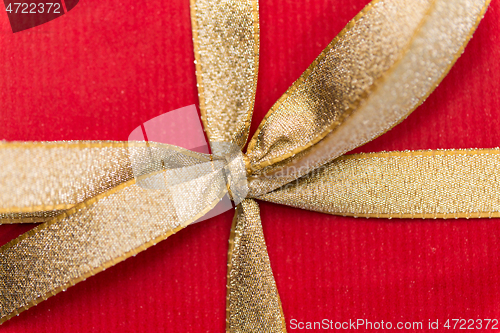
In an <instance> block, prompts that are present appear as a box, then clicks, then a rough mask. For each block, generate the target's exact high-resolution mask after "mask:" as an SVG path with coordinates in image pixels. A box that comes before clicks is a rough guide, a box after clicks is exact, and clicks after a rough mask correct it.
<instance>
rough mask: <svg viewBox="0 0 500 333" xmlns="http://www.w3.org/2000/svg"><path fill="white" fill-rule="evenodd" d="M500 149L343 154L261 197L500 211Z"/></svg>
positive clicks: (405, 210)
mask: <svg viewBox="0 0 500 333" xmlns="http://www.w3.org/2000/svg"><path fill="white" fill-rule="evenodd" d="M499 170H500V150H499V149H498V148H497V149H470V150H440V151H406V152H398V151H395V152H386V153H385V152H384V153H372V154H359V155H348V156H342V157H340V158H338V159H336V160H335V161H333V162H331V163H329V164H327V165H325V166H324V167H322V168H319V169H317V170H315V171H314V172H312V173H310V174H308V175H306V176H304V177H302V178H300V179H297V180H296V181H294V182H291V183H289V184H287V185H285V186H284V187H282V188H280V189H277V190H275V191H273V192H270V193H267V194H264V195H263V196H261V197H259V198H258V199H261V200H265V201H270V202H275V203H279V204H283V205H288V206H293V207H298V208H302V209H308V210H314V211H319V212H323V213H328V214H336V215H344V216H358V217H384V218H392V217H399V218H479V217H500V195H499V193H500V171H499Z"/></svg>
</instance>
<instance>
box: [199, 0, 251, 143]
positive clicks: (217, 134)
mask: <svg viewBox="0 0 500 333" xmlns="http://www.w3.org/2000/svg"><path fill="white" fill-rule="evenodd" d="M191 22H192V26H193V42H194V55H195V59H196V60H195V61H196V77H197V81H198V92H199V94H198V95H199V99H200V110H201V116H202V120H203V125H204V127H205V131H206V132H207V136H208V138H209V139H210V141H229V142H233V143H235V144H236V145H238V146H239V147H240V148H243V146H245V144H246V141H247V138H248V131H249V129H250V122H251V120H252V113H253V105H254V101H255V91H256V89H257V72H258V69H259V7H258V1H257V0H224V1H223V0H217V1H213V0H191Z"/></svg>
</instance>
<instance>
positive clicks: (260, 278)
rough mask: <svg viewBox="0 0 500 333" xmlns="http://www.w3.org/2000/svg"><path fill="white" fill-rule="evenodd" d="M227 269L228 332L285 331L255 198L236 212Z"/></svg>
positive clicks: (239, 207)
mask: <svg viewBox="0 0 500 333" xmlns="http://www.w3.org/2000/svg"><path fill="white" fill-rule="evenodd" d="M227 270H228V273H227V318H226V320H227V331H228V332H262V333H268V332H286V324H285V317H284V316H283V311H282V310H281V302H280V298H279V295H278V290H277V289H276V283H275V282H274V277H273V271H272V270H271V263H270V261H269V256H268V254H267V248H266V242H265V240H264V233H263V232H262V225H261V221H260V211H259V205H258V204H257V202H255V201H254V200H252V199H246V200H244V201H243V202H242V203H241V204H240V205H239V206H238V208H237V210H236V214H235V216H234V221H233V226H232V228H231V240H230V241H229V259H228V269H227Z"/></svg>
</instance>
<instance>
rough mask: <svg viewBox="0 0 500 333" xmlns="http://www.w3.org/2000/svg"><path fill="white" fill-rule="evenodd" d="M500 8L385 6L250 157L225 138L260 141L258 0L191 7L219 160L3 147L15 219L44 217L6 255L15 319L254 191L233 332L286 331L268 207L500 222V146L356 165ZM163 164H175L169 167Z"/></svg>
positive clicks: (336, 50)
mask: <svg viewBox="0 0 500 333" xmlns="http://www.w3.org/2000/svg"><path fill="white" fill-rule="evenodd" d="M488 4H489V0H379V1H377V0H375V1H373V2H371V3H370V4H369V5H368V6H367V7H366V8H365V9H363V11H362V12H361V13H360V14H358V15H357V16H356V17H355V18H354V19H353V20H352V21H351V22H350V23H349V24H348V25H347V26H346V28H345V29H344V30H343V31H342V32H341V33H340V34H339V35H338V36H337V37H336V38H335V39H334V40H333V41H332V42H331V43H330V44H329V45H328V47H327V48H326V49H325V50H324V51H323V52H322V53H321V54H320V55H319V57H318V58H317V59H316V60H315V61H314V62H313V63H312V64H311V66H310V67H309V68H308V69H307V70H306V71H305V72H304V74H303V75H302V76H301V77H300V78H299V79H298V80H297V81H296V82H295V83H294V84H293V85H292V86H291V87H290V88H289V89H288V91H287V92H286V93H285V94H284V95H283V97H281V98H280V99H279V100H278V101H277V103H276V104H275V105H274V106H273V107H272V109H271V110H270V111H269V113H268V114H267V115H266V117H265V118H264V120H263V121H262V123H261V124H260V126H259V128H258V130H257V132H256V133H255V135H254V136H253V138H252V139H251V140H250V142H249V144H248V149H247V152H246V155H245V156H238V154H236V155H235V154H232V153H231V154H232V155H231V154H229V150H230V149H229V148H227V147H226V146H224V144H221V142H222V143H224V142H225V143H228V144H229V145H233V146H236V147H239V149H243V148H244V146H245V144H246V142H247V138H248V134H249V128H250V121H251V115H252V110H253V105H254V99H255V91H256V87H257V72H258V62H259V22H258V3H257V1H256V0H241V1H238V0H191V17H192V26H193V37H194V50H195V59H196V72H197V73H196V74H197V80H198V89H199V97H200V108H201V113H202V120H203V124H204V127H205V130H206V132H207V135H208V137H209V139H210V143H211V146H212V151H213V152H214V156H208V155H204V154H198V153H194V152H188V151H186V150H183V149H181V148H176V147H172V146H168V145H162V144H152V146H147V147H146V146H145V145H144V144H141V143H135V144H131V143H121V142H41V143H19V142H18V143H16V142H4V143H1V144H0V161H1V165H0V221H1V222H3V223H21V222H45V223H43V224H41V225H39V226H38V227H37V228H35V229H33V230H31V231H29V232H28V233H26V234H24V235H22V236H20V237H18V238H17V239H15V240H13V241H11V242H10V243H8V244H6V245H4V246H3V247H1V248H0V322H4V321H6V320H8V319H9V318H11V317H12V316H14V315H16V314H19V313H20V312H22V311H23V310H26V309H28V308H29V307H31V306H33V305H35V304H37V303H38V302H40V301H43V300H44V299H46V298H47V297H50V296H52V295H54V294H56V293H58V292H59V291H61V290H65V289H66V288H68V287H70V286H71V285H73V284H75V283H77V282H79V281H82V280H84V279H85V278H87V277H88V276H91V275H93V274H96V273H97V272H99V271H102V270H103V269H105V268H107V267H110V266H113V265H114V264H116V263H118V262H120V261H122V260H124V259H126V258H128V257H130V256H132V255H135V254H136V253H138V252H140V251H143V250H145V249H146V248H148V247H149V246H152V245H154V244H156V243H157V242H159V241H161V240H163V239H165V238H167V237H168V236H169V235H171V234H173V233H175V232H176V231H178V230H180V229H181V228H184V227H185V226H187V225H188V224H190V223H192V222H194V221H196V220H197V219H198V218H200V217H201V216H203V215H204V214H205V213H206V212H208V211H209V210H210V209H211V208H212V207H214V206H215V205H216V204H217V202H218V201H219V200H220V199H221V198H222V197H223V196H224V195H226V193H227V192H229V193H230V194H231V195H232V197H233V198H235V197H236V196H237V195H241V193H243V192H241V191H239V192H238V189H241V188H245V189H247V191H245V192H244V193H246V192H248V194H246V199H244V200H243V201H242V202H241V203H240V204H239V205H238V207H237V210H236V215H235V218H234V221H233V227H232V231H231V237H230V241H229V244H230V245H229V263H228V278H227V286H228V289H227V290H228V291H227V331H228V332H284V331H286V324H285V320H284V316H283V312H282V309H281V303H280V299H279V295H278V291H277V287H276V283H275V281H274V277H273V274H272V270H271V265H270V262H269V257H268V255H267V249H266V245H265V240H264V235H263V233H262V227H261V221H260V215H259V208H258V204H257V202H256V201H255V200H254V199H260V200H266V201H270V202H275V203H280V204H286V205H290V206H294V207H299V208H303V209H309V210H314V211H320V212H324V213H329V214H340V215H347V216H364V217H385V218H405V217H411V218H417V217H418V218H459V217H466V218H479V217H499V216H500V184H499V179H500V172H499V171H498V170H500V168H499V166H500V149H498V148H496V149H483V150H481V149H470V150H452V151H406V152H382V153H373V154H359V155H348V156H342V155H343V154H345V153H346V152H348V151H350V150H352V149H353V148H355V147H358V146H360V145H362V144H364V143H366V142H368V141H370V140H373V139H374V138H375V137H377V136H379V135H381V134H383V133H385V132H386V131H388V130H389V129H390V128H392V127H393V126H395V125H396V124H397V123H399V122H400V121H402V120H403V119H404V118H405V117H406V116H407V115H408V114H409V113H411V112H412V111H413V110H415V108H416V107H417V106H418V105H420V104H421V103H422V102H423V101H424V100H425V98H426V97H427V96H428V95H429V94H430V93H431V92H432V91H433V89H434V88H435V87H436V86H437V85H438V84H439V83H440V82H441V80H442V79H443V78H444V76H445V75H446V74H447V72H448V71H449V69H450V68H451V66H452V65H453V64H454V63H455V61H456V60H457V58H458V57H459V56H460V54H461V53H462V52H463V50H464V48H465V46H466V44H467V42H468V41H469V39H470V38H471V36H472V34H473V32H474V30H475V29H476V27H477V25H478V24H479V22H480V20H481V18H482V17H483V15H484V13H485V11H486V9H487V7H488ZM239 149H238V152H239ZM151 152H153V155H154V156H155V158H153V159H152V162H151V163H149V164H148V163H146V164H145V165H142V166H141V168H140V169H141V170H142V171H141V173H140V176H138V175H137V173H136V172H135V171H136V168H137V165H135V164H134V163H135V162H134V161H142V160H148V158H151V156H152V155H151V154H152V153H151ZM228 156H232V157H231V158H228ZM235 156H236V157H235ZM164 158H169V159H170V160H171V161H172V158H173V159H174V160H175V161H174V162H175V163H173V165H174V167H172V166H167V167H166V166H165V165H164V164H160V163H159V161H163V159H164ZM222 161H224V163H222ZM217 163H219V164H218V165H219V167H217V168H214V165H216V164H217ZM207 166H210V167H208V168H207ZM175 168H187V169H186V170H191V171H190V172H189V175H188V177H187V178H186V179H185V181H182V182H178V183H177V184H175V186H173V187H168V188H162V187H161V186H160V187H154V186H156V185H155V184H156V183H155V182H154V181H155V179H157V178H155V177H158V176H162V177H163V176H165V177H166V178H165V179H167V178H168V177H172V175H174V176H175V175H178V173H177V174H176V173H175V172H176V171H175ZM210 168H212V169H210ZM205 169H206V170H205ZM215 169H217V170H215ZM245 169H246V173H247V174H246V175H244V173H245V172H244V171H245ZM199 170H205V171H206V172H205V171H204V172H205V173H203V176H199V175H198V174H197V173H198V172H199ZM214 170H215V171H214ZM221 170H224V172H220V171H221ZM242 170H243V171H242ZM242 172H243V181H241V175H242ZM245 178H246V179H247V181H245ZM169 179H174V178H169ZM226 182H228V185H227V186H226ZM141 184H142V185H141ZM144 185H146V186H144ZM150 185H151V186H153V187H152V188H148V186H150ZM233 186H234V187H233ZM246 186H248V188H247V187H246ZM187 196H189V198H190V200H185V198H186V197H187ZM180 199H182V200H180ZM242 199H243V198H242Z"/></svg>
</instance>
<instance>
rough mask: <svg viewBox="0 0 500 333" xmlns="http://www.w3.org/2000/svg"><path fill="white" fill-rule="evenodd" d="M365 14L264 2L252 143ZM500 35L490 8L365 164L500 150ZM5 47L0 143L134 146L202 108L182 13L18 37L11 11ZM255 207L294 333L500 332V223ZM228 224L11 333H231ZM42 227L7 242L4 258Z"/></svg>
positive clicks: (110, 17)
mask: <svg viewBox="0 0 500 333" xmlns="http://www.w3.org/2000/svg"><path fill="white" fill-rule="evenodd" d="M368 2H369V1H368V0H301V1H296V0H293V1H292V0H286V1H261V2H260V27H261V53H260V54H261V56H260V70H259V83H258V90H257V97H256V103H255V112H254V118H253V122H252V133H253V132H254V131H255V129H256V128H257V126H258V124H259V122H260V121H261V120H262V118H263V117H264V115H265V113H266V112H267V110H269V108H270V107H271V106H272V105H273V103H274V102H275V101H276V100H277V99H278V98H279V97H280V96H281V95H282V94H283V93H284V92H285V91H286V89H287V88H288V86H290V85H291V84H292V83H293V82H294V80H296V79H297V78H298V77H299V76H300V74H301V73H302V72H303V71H304V70H305V69H306V68H307V67H308V65H309V64H310V63H311V62H312V61H313V60H314V59H315V58H316V56H317V55H318V54H319V53H320V52H321V51H322V50H323V49H324V48H325V47H326V46H327V45H328V43H329V42H330V41H331V40H332V39H333V38H334V37H335V36H336V34H337V33H338V32H340V30H341V29H342V28H343V27H344V26H345V25H346V23H347V22H348V21H349V20H350V19H351V18H353V17H354V16H355V15H356V14H357V13H358V12H359V11H360V10H361V9H362V8H363V7H364V6H365V5H366V4H367V3H368ZM499 22H500V3H499V2H498V1H493V2H492V4H491V6H490V9H489V10H488V12H487V14H486V16H485V18H484V20H483V21H482V23H481V24H480V26H479V28H478V30H477V32H476V34H475V35H474V38H473V39H472V41H471V42H470V43H469V46H468V47H467V48H466V52H465V54H464V55H463V56H462V57H461V58H460V59H459V60H458V62H457V64H456V65H455V67H454V68H453V69H452V70H451V72H450V74H449V75H448V76H447V77H446V78H445V79H444V81H443V82H442V84H441V85H440V86H439V87H438V88H437V89H436V91H435V92H434V93H433V94H432V95H431V96H430V97H429V99H428V100H427V101H426V102H425V103H424V104H423V105H422V106H421V107H419V108H418V109H417V110H416V111H415V112H414V113H413V114H412V115H411V116H410V117H408V119H407V120H405V121H404V122H403V123H401V124H400V125H398V126H397V127H395V128H394V129H393V130H392V131H390V132H389V133H387V134H385V135H383V136H382V137H380V138H378V139H376V140H375V141H373V142H371V143H368V144H367V145H365V146H363V147H361V148H358V149H357V150H356V151H357V152H377V151H382V150H405V149H438V148H446V149H448V148H492V147H498V146H500V132H499V131H498V129H499V126H500V120H499V119H500V78H499V74H500V63H499V59H500V25H499ZM0 40H1V42H0V43H1V45H2V48H1V51H0V64H1V66H0V101H1V106H0V126H1V130H0V140H1V139H4V140H36V141H40V140H127V138H128V135H129V134H130V132H131V131H132V130H133V129H134V128H135V127H137V126H139V125H140V124H141V123H143V122H145V121H147V120H149V119H151V118H153V117H155V116H158V115H160V114H162V113H164V112H167V111H170V110H174V109H177V108H180V107H183V106H187V105H190V104H197V103H198V97H197V90H196V78H195V68H194V56H193V45H192V39H191V26H190V14H189V1H187V0H173V1H159V0H151V1H147V2H146V1H144V2H137V1H131V0H122V1H120V2H118V1H96V0H86V1H83V0H82V1H80V3H79V4H78V6H76V7H75V8H74V9H73V10H71V12H69V13H68V14H66V15H63V16H61V17H59V18H57V19H55V20H53V21H50V22H48V23H46V24H43V25H41V26H38V27H35V28H32V29H29V30H25V31H23V32H19V33H16V34H13V33H12V30H11V28H10V25H9V20H8V17H7V14H6V13H5V12H3V7H2V12H1V13H0ZM33 162H34V163H36V161H33ZM260 207H261V214H262V220H263V228H264V234H265V237H266V241H267V245H268V250H269V256H270V259H271V265H272V268H273V270H274V274H275V278H276V283H277V286H278V290H279V292H280V296H281V301H282V303H283V311H284V314H285V317H286V320H287V326H288V329H289V332H292V331H299V332H300V331H306V330H300V329H293V328H294V325H292V324H291V321H292V320H296V323H298V322H313V321H322V320H323V319H327V320H332V321H333V322H341V321H349V320H350V319H351V320H357V319H364V320H368V321H371V322H381V321H384V322H387V321H390V322H392V323H393V325H396V323H397V322H407V321H409V322H413V321H418V322H422V323H423V329H422V330H417V331H428V321H429V320H431V321H433V322H435V321H436V320H439V323H440V330H438V331H450V330H448V329H444V328H443V324H444V322H445V321H446V320H447V319H454V318H456V319H458V318H464V319H474V320H475V319H498V320H499V321H500V297H499V296H500V283H499V282H498V278H499V276H500V219H471V220H465V219H458V220H399V219H392V220H386V219H354V218H349V217H338V216H329V215H326V214H321V213H315V212H310V211H305V210H299V209H295V208H290V207H285V206H278V205H275V204H269V203H261V205H260ZM165 209H168V207H165ZM232 215H233V212H232V211H229V212H226V213H224V214H222V215H219V216H217V217H215V218H212V219H210V220H208V221H205V222H203V223H199V224H196V225H193V226H190V227H188V228H186V229H184V230H182V231H181V232H179V233H178V234H176V235H174V236H171V237H169V238H168V239H167V240H166V241H163V242H161V243H160V244H158V245H156V246H155V247H153V248H151V249H149V250H147V251H145V252H143V253H141V254H139V255H137V256H136V257H133V258H131V259H128V260H126V261H125V262H123V263H120V264H118V265H116V266H115V267H112V268H110V269H108V270H106V271H105V272H103V273H100V274H98V275H96V276H94V277H92V278H89V279H87V280H86V281H85V282H82V283H79V284H77V285H76V286H75V287H72V288H70V289H68V290H67V291H66V292H64V293H60V294H58V295H57V296H55V297H52V298H50V299H49V300H48V301H45V302H43V303H41V304H39V305H38V306H37V307H34V308H31V309H30V310H28V311H26V312H24V313H22V314H21V315H20V316H19V317H16V318H13V319H11V320H10V321H8V322H7V323H5V324H3V325H2V326H1V327H0V332H34V331H36V332H146V331H148V332H222V331H224V329H225V297H226V264H227V249H228V237H229V231H230V226H231V221H232ZM31 227H32V226H12V225H4V226H0V244H4V243H6V242H8V241H9V240H10V239H12V238H14V237H16V236H17V235H18V234H20V233H22V232H24V231H26V230H28V229H29V228H31ZM294 322H295V321H294ZM451 328H453V325H452V327H451ZM497 328H499V329H500V323H499V324H498V325H497ZM359 330H364V327H360V329H359ZM307 331H309V332H311V331H319V330H307ZM345 331H349V330H345ZM379 331H383V330H379ZM475 331H486V330H485V329H482V330H478V329H476V330H475ZM493 331H496V330H493Z"/></svg>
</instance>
